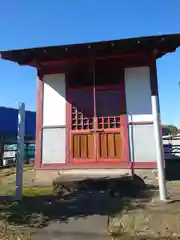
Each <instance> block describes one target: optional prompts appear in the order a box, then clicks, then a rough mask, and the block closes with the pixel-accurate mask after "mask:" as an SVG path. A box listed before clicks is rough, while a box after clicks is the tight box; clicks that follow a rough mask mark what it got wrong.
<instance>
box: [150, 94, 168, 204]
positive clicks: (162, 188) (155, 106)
mask: <svg viewBox="0 0 180 240" xmlns="http://www.w3.org/2000/svg"><path fill="white" fill-rule="evenodd" d="M151 102H152V114H153V125H154V136H155V143H156V159H157V170H158V183H159V196H160V200H161V201H166V200H167V188H166V181H165V171H164V154H163V142H162V130H161V119H160V110H159V109H160V107H159V98H158V96H156V95H153V96H151Z"/></svg>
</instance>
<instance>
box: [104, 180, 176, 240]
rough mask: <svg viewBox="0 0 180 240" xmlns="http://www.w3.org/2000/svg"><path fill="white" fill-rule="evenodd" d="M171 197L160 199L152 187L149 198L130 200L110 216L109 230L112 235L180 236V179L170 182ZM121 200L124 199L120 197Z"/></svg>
mask: <svg viewBox="0 0 180 240" xmlns="http://www.w3.org/2000/svg"><path fill="white" fill-rule="evenodd" d="M167 185H168V189H169V194H170V195H171V197H172V198H173V199H175V200H174V201H172V202H170V203H162V202H160V201H159V200H158V199H159V196H158V191H157V190H155V191H154V194H153V197H152V199H151V201H143V200H142V199H136V200H135V201H134V200H132V201H131V203H130V204H129V205H128V206H126V207H125V208H124V209H123V211H121V212H120V213H119V214H116V215H115V216H111V217H109V226H108V231H109V233H110V235H112V236H114V237H115V238H114V239H131V237H133V238H132V239H138V240H139V239H152V240H153V239H180V201H179V200H178V198H177V197H178V195H177V193H178V192H179V190H180V182H179V181H178V182H169V183H168V184H167ZM122 203H123V200H122Z"/></svg>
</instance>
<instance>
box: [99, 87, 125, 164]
mask: <svg viewBox="0 0 180 240" xmlns="http://www.w3.org/2000/svg"><path fill="white" fill-rule="evenodd" d="M120 92H121V91H120V86H119V85H114V86H108V87H106V88H101V87H99V88H97V89H96V114H97V129H98V131H97V133H96V135H97V136H96V138H97V161H100V162H101V161H103V162H104V161H109V162H114V161H116V162H119V161H121V160H122V141H123V139H122V138H123V137H122V131H121V127H122V124H121V104H120Z"/></svg>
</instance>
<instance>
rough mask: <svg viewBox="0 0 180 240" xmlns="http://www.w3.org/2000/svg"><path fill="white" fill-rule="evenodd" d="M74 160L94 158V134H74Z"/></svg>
mask: <svg viewBox="0 0 180 240" xmlns="http://www.w3.org/2000/svg"><path fill="white" fill-rule="evenodd" d="M72 146H73V158H76V159H78V158H79V159H83V158H87V159H88V158H89V159H91V158H93V157H94V141H93V134H73V144H72Z"/></svg>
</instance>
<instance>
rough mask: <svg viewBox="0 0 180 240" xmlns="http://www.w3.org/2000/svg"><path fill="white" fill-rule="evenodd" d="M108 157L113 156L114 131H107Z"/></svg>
mask: <svg viewBox="0 0 180 240" xmlns="http://www.w3.org/2000/svg"><path fill="white" fill-rule="evenodd" d="M107 145H108V146H107V148H108V157H109V158H114V157H115V146H114V133H107Z"/></svg>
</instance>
